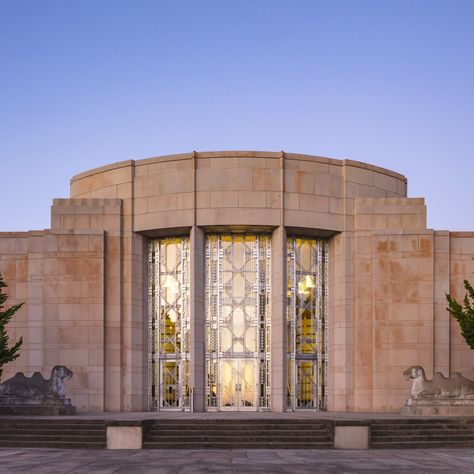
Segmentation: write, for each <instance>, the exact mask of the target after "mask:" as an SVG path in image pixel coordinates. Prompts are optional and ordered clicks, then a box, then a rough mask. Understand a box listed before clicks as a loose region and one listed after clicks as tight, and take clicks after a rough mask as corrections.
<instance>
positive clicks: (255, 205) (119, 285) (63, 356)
mask: <svg viewBox="0 0 474 474" xmlns="http://www.w3.org/2000/svg"><path fill="white" fill-rule="evenodd" d="M406 193H407V189H406V178H405V177H404V176H402V175H400V174H397V173H394V172H392V171H389V170H385V169H382V168H378V167H375V166H371V165H367V164H364V163H359V162H354V161H350V160H335V159H329V158H321V157H316V156H308V155H297V154H291V153H283V152H281V153H269V152H242V151H239V152H205V153H188V154H181V155H173V156H162V157H157V158H150V159H146V160H139V161H124V162H120V163H115V164H112V165H109V166H104V167H102V168H98V169H95V170H91V171H87V172H85V173H82V174H80V175H78V176H75V177H74V178H72V180H71V198H70V199H55V200H54V203H53V206H52V211H51V212H52V223H51V229H47V230H42V231H30V232H8V233H1V234H0V271H1V272H2V274H3V275H4V278H5V280H6V282H7V283H8V284H9V288H8V292H9V295H10V298H9V303H12V304H13V303H15V302H21V301H26V302H27V304H26V305H25V306H24V307H23V308H22V309H21V311H20V312H19V313H18V315H17V316H16V319H15V321H14V322H12V323H11V324H10V330H11V335H12V336H13V337H14V338H18V337H19V336H20V335H21V336H23V339H24V344H23V348H22V351H21V356H20V358H19V359H17V361H15V362H14V363H11V364H9V365H8V366H7V367H6V370H5V374H4V376H5V377H8V376H9V375H11V374H13V373H14V372H16V371H18V370H22V371H25V372H26V373H28V374H31V373H32V372H34V371H37V370H38V371H41V372H43V373H48V372H49V370H50V369H51V367H52V366H54V365H56V364H63V365H66V366H68V367H69V368H71V369H72V370H73V372H74V378H73V380H72V381H71V382H70V383H69V385H68V387H67V388H68V396H70V397H71V398H72V400H73V403H74V404H75V405H76V406H77V407H78V408H79V410H81V411H89V412H100V411H146V410H194V411H204V410H207V411H224V410H239V411H265V410H273V411H286V410H290V411H292V410H326V409H327V410H336V411H395V410H396V411H398V410H399V409H400V407H401V406H402V405H403V403H404V400H405V399H406V398H407V396H408V393H409V385H410V384H409V383H408V382H406V381H404V379H403V377H402V373H403V371H404V370H405V369H406V368H407V367H408V366H410V365H422V366H424V367H425V369H426V371H427V373H428V375H431V374H432V373H433V372H435V371H441V372H443V373H444V374H445V375H449V374H450V373H452V372H455V371H460V372H462V373H463V374H465V375H466V376H470V377H473V376H474V369H473V367H474V356H473V355H472V354H471V351H470V349H469V348H468V347H467V345H465V343H464V341H463V339H462V337H461V336H460V334H459V330H458V328H457V325H456V323H455V322H453V321H450V318H449V315H448V313H447V312H446V310H445V306H446V303H445V296H444V293H445V292H446V291H449V292H451V293H453V294H454V295H455V296H458V297H460V296H462V295H463V288H462V280H463V278H465V277H469V275H471V274H472V271H473V270H474V268H473V263H472V260H471V256H472V255H474V233H468V232H449V231H435V230H432V229H427V228H426V208H425V205H424V200H423V199H422V198H407V197H406ZM447 199H449V196H447Z"/></svg>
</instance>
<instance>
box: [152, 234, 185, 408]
mask: <svg viewBox="0 0 474 474" xmlns="http://www.w3.org/2000/svg"><path fill="white" fill-rule="evenodd" d="M189 267H190V265H189V239H188V238H187V237H178V238H165V239H159V240H153V241H152V242H150V250H149V268H150V274H149V279H150V284H149V288H150V290H149V291H150V295H149V296H150V298H149V305H150V307H149V311H150V318H149V341H150V351H149V353H150V359H149V380H150V390H149V406H150V409H152V410H165V409H181V410H186V409H189V408H190V399H189V392H190V390H189V384H190V378H189V327H190V321H189Z"/></svg>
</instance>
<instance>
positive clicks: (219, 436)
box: [143, 418, 334, 449]
mask: <svg viewBox="0 0 474 474" xmlns="http://www.w3.org/2000/svg"><path fill="white" fill-rule="evenodd" d="M333 447H334V444H333V441H332V426H331V423H328V422H325V421H323V420H315V421H313V420H298V419H295V420H279V419H245V418H242V419H240V420H239V419H220V420H219V419H209V420H191V419H190V420H160V421H152V420H148V421H147V422H145V426H144V438H143V448H144V449H219V448H222V449H330V448H333Z"/></svg>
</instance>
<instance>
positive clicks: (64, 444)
mask: <svg viewBox="0 0 474 474" xmlns="http://www.w3.org/2000/svg"><path fill="white" fill-rule="evenodd" d="M0 447H2V448H59V449H75V448H78V449H103V448H105V447H106V441H105V440H104V441H100V442H99V441H93V442H85V441H77V442H74V441H68V440H62V441H46V440H42V441H32V440H3V441H1V442H0Z"/></svg>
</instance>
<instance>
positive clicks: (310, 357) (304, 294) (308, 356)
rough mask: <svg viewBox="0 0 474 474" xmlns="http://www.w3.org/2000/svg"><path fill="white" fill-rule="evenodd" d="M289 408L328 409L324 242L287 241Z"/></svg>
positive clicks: (325, 245) (302, 239) (325, 255)
mask: <svg viewBox="0 0 474 474" xmlns="http://www.w3.org/2000/svg"><path fill="white" fill-rule="evenodd" d="M287 250H288V260H287V265H288V266H287V274H288V288H287V358H288V383H287V405H288V409H290V410H296V409H303V408H311V409H318V410H324V409H326V406H327V394H326V370H327V340H326V339H327V309H326V305H327V287H326V284H327V253H328V252H327V243H326V242H325V241H323V240H316V239H309V238H289V239H288V249H287Z"/></svg>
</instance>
